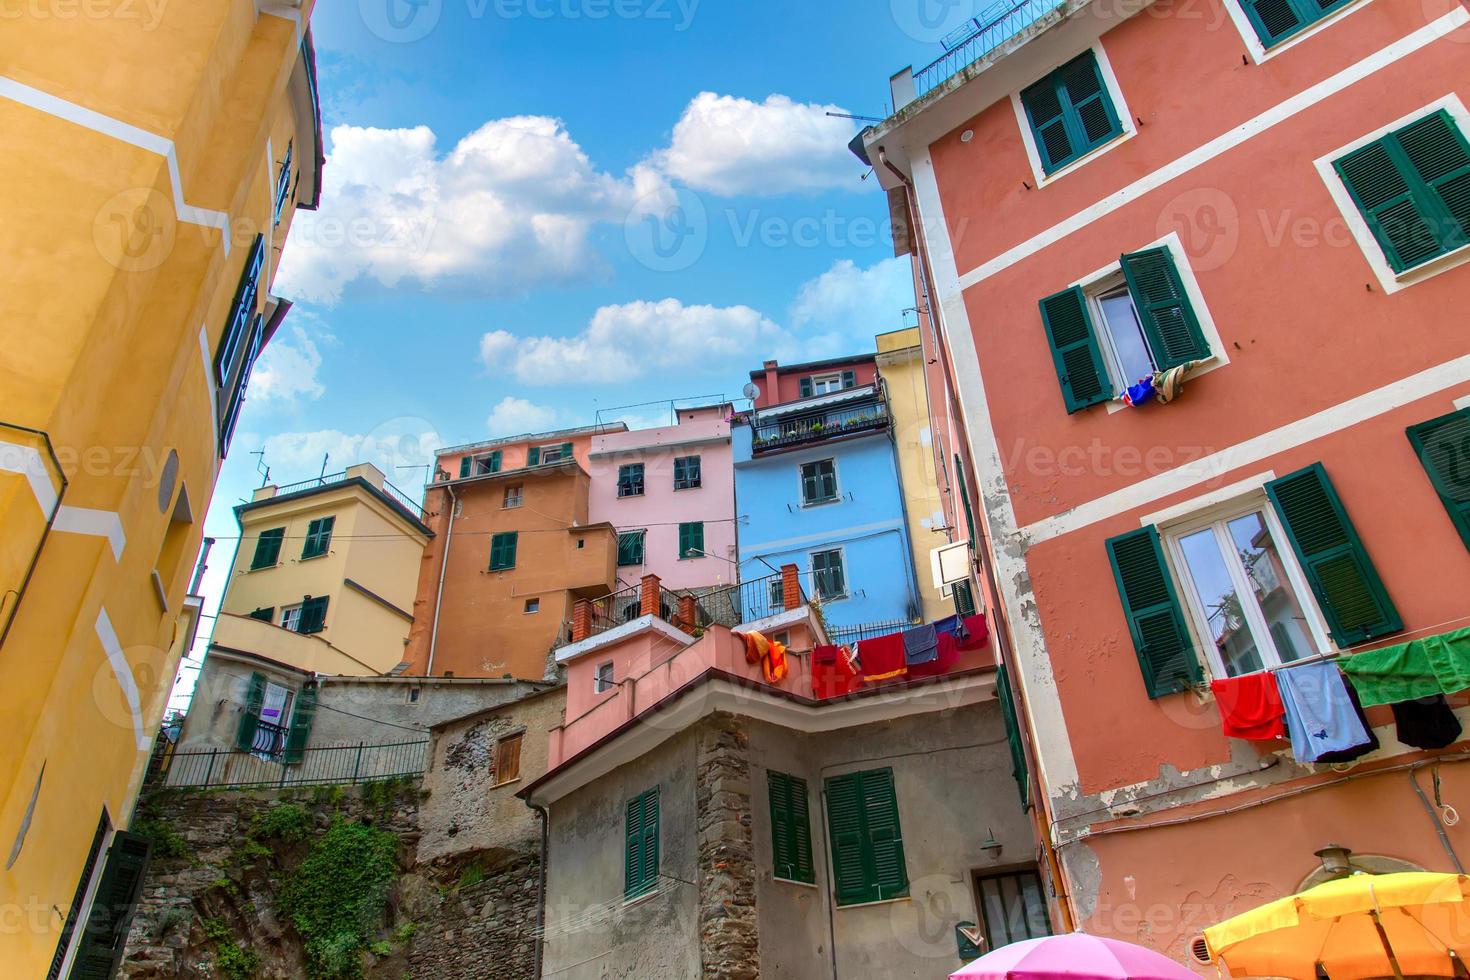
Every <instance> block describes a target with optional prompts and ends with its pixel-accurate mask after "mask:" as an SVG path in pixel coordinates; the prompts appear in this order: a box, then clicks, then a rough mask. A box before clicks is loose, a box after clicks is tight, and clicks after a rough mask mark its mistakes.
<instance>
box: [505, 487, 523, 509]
mask: <svg viewBox="0 0 1470 980" xmlns="http://www.w3.org/2000/svg"><path fill="white" fill-rule="evenodd" d="M525 498H526V488H525V486H524V485H523V484H520V483H514V484H511V485H510V486H508V487H506V488H505V495H504V496H503V497H501V500H500V509H501V510H515V509H516V508H517V507H519V506H521V504H523V503H524V502H525Z"/></svg>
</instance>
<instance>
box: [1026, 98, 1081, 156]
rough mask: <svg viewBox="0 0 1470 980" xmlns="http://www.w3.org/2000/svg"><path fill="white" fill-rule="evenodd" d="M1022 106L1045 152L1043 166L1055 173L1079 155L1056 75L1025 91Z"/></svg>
mask: <svg viewBox="0 0 1470 980" xmlns="http://www.w3.org/2000/svg"><path fill="white" fill-rule="evenodd" d="M1021 107H1022V108H1023V109H1025V110H1026V119H1027V121H1028V122H1030V123H1031V135H1032V137H1033V138H1034V140H1035V142H1036V150H1037V152H1038V153H1039V154H1040V155H1041V169H1042V171H1043V172H1045V173H1051V172H1052V171H1053V170H1056V169H1057V168H1058V167H1060V166H1061V165H1062V164H1064V163H1066V162H1067V161H1068V160H1073V159H1075V158H1076V157H1077V151H1076V148H1075V147H1074V146H1073V144H1072V135H1071V133H1070V132H1069V131H1068V127H1067V120H1066V118H1065V108H1064V106H1063V104H1062V97H1061V94H1060V93H1059V92H1058V91H1057V85H1056V79H1055V78H1054V77H1053V76H1050V75H1048V76H1047V77H1046V78H1043V79H1042V80H1041V81H1039V82H1037V83H1036V84H1035V85H1032V86H1030V87H1029V88H1027V89H1026V90H1025V91H1023V92H1022V93H1021Z"/></svg>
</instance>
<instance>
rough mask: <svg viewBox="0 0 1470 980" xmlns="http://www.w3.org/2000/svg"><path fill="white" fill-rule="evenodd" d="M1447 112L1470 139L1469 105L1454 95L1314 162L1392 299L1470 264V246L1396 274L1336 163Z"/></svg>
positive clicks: (1349, 228) (1359, 246)
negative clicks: (1411, 125) (1467, 107)
mask: <svg viewBox="0 0 1470 980" xmlns="http://www.w3.org/2000/svg"><path fill="white" fill-rule="evenodd" d="M1441 109H1443V110H1445V111H1446V112H1448V113H1449V114H1450V116H1451V117H1452V118H1453V119H1454V120H1455V122H1456V123H1457V124H1458V125H1459V127H1460V132H1461V133H1462V134H1464V135H1465V136H1466V137H1467V138H1470V110H1466V108H1465V103H1464V102H1462V101H1461V100H1460V97H1459V95H1457V94H1455V93H1453V92H1452V93H1450V94H1449V95H1446V96H1445V97H1444V98H1442V99H1437V100H1435V101H1434V102H1431V103H1429V105H1427V106H1424V107H1423V108H1421V109H1416V110H1415V111H1413V112H1411V113H1409V114H1408V115H1406V116H1403V117H1401V118H1399V119H1395V120H1394V121H1393V122H1391V123H1389V124H1388V125H1387V126H1380V127H1379V128H1378V129H1375V130H1374V131H1373V132H1371V133H1368V134H1366V135H1363V136H1360V137H1358V138H1357V139H1355V140H1353V141H1352V142H1351V143H1348V144H1346V145H1345V146H1340V147H1338V148H1337V149H1335V150H1333V151H1332V152H1331V153H1327V154H1324V155H1323V156H1320V157H1318V158H1317V159H1316V160H1313V161H1312V165H1313V166H1314V167H1316V168H1317V173H1318V175H1320V176H1321V178H1322V182H1323V183H1324V184H1326V185H1327V192H1328V193H1329V194H1331V195H1332V200H1333V202H1334V203H1336V205H1337V209H1338V211H1340V212H1341V213H1342V217H1343V220H1345V221H1346V222H1347V226H1348V230H1349V231H1351V232H1352V235H1353V239H1354V240H1355V241H1356V242H1357V243H1358V248H1360V249H1362V251H1363V257H1364V258H1366V259H1367V260H1368V265H1369V266H1370V267H1371V268H1372V269H1373V275H1374V276H1375V277H1376V278H1377V279H1378V284H1379V286H1381V287H1382V288H1383V291H1384V292H1385V293H1388V294H1390V295H1392V294H1393V293H1396V292H1398V291H1400V290H1402V289H1408V288H1409V287H1410V286H1417V285H1418V284H1419V283H1421V282H1424V281H1425V280H1428V279H1433V278H1434V277H1435V276H1438V275H1442V274H1443V273H1446V272H1448V271H1450V270H1451V269H1454V268H1457V267H1458V266H1462V265H1464V264H1465V263H1466V262H1470V246H1467V247H1465V248H1459V249H1456V250H1455V251H1453V252H1449V253H1447V254H1445V255H1441V256H1438V257H1436V258H1433V259H1430V260H1429V261H1428V262H1425V263H1422V264H1420V265H1417V266H1415V267H1414V268H1412V269H1409V270H1407V271H1405V272H1394V271H1393V267H1392V266H1390V265H1389V264H1388V256H1387V255H1386V254H1384V251H1383V246H1382V245H1380V244H1379V242H1378V239H1377V238H1376V237H1374V235H1373V231H1372V229H1370V228H1369V227H1368V220H1367V219H1366V218H1364V217H1363V212H1362V211H1361V210H1359V209H1358V206H1357V204H1355V203H1354V202H1353V197H1352V194H1350V193H1349V192H1348V189H1347V185H1346V184H1344V183H1343V181H1342V177H1341V176H1340V175H1339V174H1338V172H1337V168H1336V167H1334V166H1333V162H1334V161H1336V160H1341V159H1342V158H1343V157H1345V156H1347V155H1348V154H1349V153H1352V152H1353V151H1354V150H1358V149H1362V148H1363V147H1365V146H1367V145H1368V144H1369V143H1374V142H1377V141H1378V140H1380V139H1382V138H1383V137H1385V136H1387V135H1388V134H1389V133H1392V132H1394V131H1396V130H1399V129H1403V128H1404V127H1405V126H1407V125H1409V124H1410V123H1415V122H1418V121H1419V120H1421V119H1424V118H1426V117H1427V116H1430V115H1433V114H1434V113H1436V112H1438V111H1439V110H1441Z"/></svg>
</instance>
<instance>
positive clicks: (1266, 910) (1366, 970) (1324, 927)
mask: <svg viewBox="0 0 1470 980" xmlns="http://www.w3.org/2000/svg"><path fill="white" fill-rule="evenodd" d="M1204 938H1205V944H1206V946H1207V947H1208V948H1209V956H1210V959H1211V961H1212V962H1214V963H1216V964H1217V965H1221V964H1223V965H1224V966H1227V967H1229V969H1230V973H1231V975H1232V976H1235V977H1288V978H1291V980H1297V978H1300V980H1313V978H1314V977H1317V976H1319V975H1320V974H1319V973H1318V970H1319V967H1320V969H1321V971H1322V972H1325V973H1326V974H1327V976H1328V977H1330V978H1331V980H1358V978H1360V977H1403V976H1405V975H1408V976H1413V975H1416V974H1417V975H1421V976H1444V977H1447V976H1465V975H1466V973H1465V968H1464V967H1463V966H1462V965H1459V964H1461V963H1463V962H1464V960H1465V959H1466V958H1467V957H1470V878H1467V877H1466V876H1465V875H1447V874H1429V873H1427V872H1406V873H1403V874H1389V875H1369V874H1356V875H1353V876H1352V877H1349V878H1341V879H1339V880H1337V881H1329V882H1327V883H1326V884H1324V885H1318V886H1317V887H1315V888H1310V889H1308V890H1307V891H1304V892H1301V893H1300V894H1297V895H1290V896H1288V897H1286V898H1282V899H1278V900H1277V901H1274V902H1270V903H1268V904H1266V905H1262V906H1261V907H1260V908H1258V909H1253V910H1252V911H1250V912H1246V913H1244V914H1243V915H1237V916H1236V917H1235V918H1233V919H1227V920H1225V921H1224V922H1221V923H1220V924H1219V925H1215V926H1211V927H1210V928H1208V929H1206V930H1205V937H1204Z"/></svg>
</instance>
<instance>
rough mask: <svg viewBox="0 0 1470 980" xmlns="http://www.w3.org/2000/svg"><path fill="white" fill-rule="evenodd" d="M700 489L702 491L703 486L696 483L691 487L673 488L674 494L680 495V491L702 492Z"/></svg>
mask: <svg viewBox="0 0 1470 980" xmlns="http://www.w3.org/2000/svg"><path fill="white" fill-rule="evenodd" d="M702 489H704V487H703V485H702V484H699V483H696V484H695V485H694V486H692V487H675V488H674V492H675V493H681V492H682V491H685V490H702Z"/></svg>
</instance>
